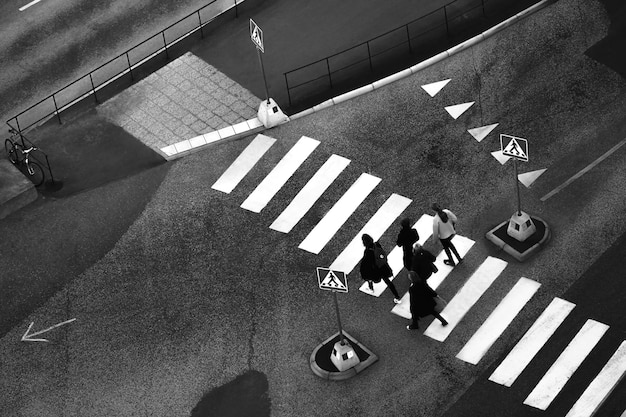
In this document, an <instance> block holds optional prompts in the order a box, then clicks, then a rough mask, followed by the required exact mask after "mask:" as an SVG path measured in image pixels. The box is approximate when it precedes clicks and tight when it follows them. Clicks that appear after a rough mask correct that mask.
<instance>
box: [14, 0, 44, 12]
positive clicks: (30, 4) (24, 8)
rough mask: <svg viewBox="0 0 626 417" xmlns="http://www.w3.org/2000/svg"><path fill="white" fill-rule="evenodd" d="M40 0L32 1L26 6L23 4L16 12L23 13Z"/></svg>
mask: <svg viewBox="0 0 626 417" xmlns="http://www.w3.org/2000/svg"><path fill="white" fill-rule="evenodd" d="M40 1H41V0H33V1H31V2H30V3H28V4H25V5H24V6H22V7H20V8H19V9H18V10H19V11H20V12H23V11H24V10H26V9H28V8H29V7H30V6H34V5H35V4H37V3H39V2H40Z"/></svg>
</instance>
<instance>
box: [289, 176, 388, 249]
mask: <svg viewBox="0 0 626 417" xmlns="http://www.w3.org/2000/svg"><path fill="white" fill-rule="evenodd" d="M380 181H381V179H380V178H378V177H375V176H373V175H370V174H361V176H360V177H359V178H358V179H357V180H356V181H355V182H354V184H352V186H351V187H350V189H349V190H348V191H346V193H345V194H344V195H343V196H341V198H340V199H339V201H337V202H336V203H335V205H334V206H333V207H332V208H331V209H330V210H329V211H328V213H326V215H325V216H324V217H323V218H322V220H320V222H319V223H318V224H317V225H316V226H315V227H314V228H313V230H311V232H310V233H309V234H308V235H307V237H306V238H304V240H303V241H302V242H301V243H300V245H299V246H298V247H299V248H300V249H303V250H305V251H307V252H311V253H314V254H318V253H320V251H321V250H322V249H323V248H324V246H326V244H327V243H328V242H329V241H330V239H332V237H333V236H334V235H335V233H337V231H338V230H339V229H340V228H341V226H343V224H344V223H345V222H346V220H348V218H349V217H350V216H351V215H352V213H354V211H355V210H356V209H357V207H359V206H360V205H361V203H362V202H363V200H365V199H366V198H367V196H368V195H369V194H370V193H371V192H372V190H373V189H374V188H375V187H376V186H377V185H378V183H379V182H380Z"/></svg>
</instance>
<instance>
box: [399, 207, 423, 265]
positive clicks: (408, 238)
mask: <svg viewBox="0 0 626 417" xmlns="http://www.w3.org/2000/svg"><path fill="white" fill-rule="evenodd" d="M400 226H402V228H401V229H400V233H398V238H397V239H396V245H398V246H399V247H401V248H402V263H403V264H404V267H405V268H406V269H407V271H409V270H410V269H411V262H412V260H413V244H414V243H415V242H417V241H418V240H419V238H420V236H419V234H418V233H417V230H415V229H414V228H411V219H409V218H408V217H405V218H404V219H402V221H401V222H400Z"/></svg>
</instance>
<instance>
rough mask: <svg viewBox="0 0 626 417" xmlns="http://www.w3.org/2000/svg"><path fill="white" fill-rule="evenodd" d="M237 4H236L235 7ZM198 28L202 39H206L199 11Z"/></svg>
mask: <svg viewBox="0 0 626 417" xmlns="http://www.w3.org/2000/svg"><path fill="white" fill-rule="evenodd" d="M236 5H237V3H235V6H236ZM198 27H199V28H200V38H201V39H204V33H203V32H202V17H201V16H200V10H198Z"/></svg>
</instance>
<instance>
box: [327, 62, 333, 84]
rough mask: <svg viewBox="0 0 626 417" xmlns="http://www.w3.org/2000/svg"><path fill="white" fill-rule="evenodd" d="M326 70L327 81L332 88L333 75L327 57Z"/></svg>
mask: <svg viewBox="0 0 626 417" xmlns="http://www.w3.org/2000/svg"><path fill="white" fill-rule="evenodd" d="M326 70H327V71H328V82H329V83H330V88H333V76H332V74H331V72H330V62H328V58H326Z"/></svg>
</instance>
